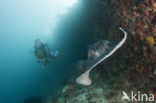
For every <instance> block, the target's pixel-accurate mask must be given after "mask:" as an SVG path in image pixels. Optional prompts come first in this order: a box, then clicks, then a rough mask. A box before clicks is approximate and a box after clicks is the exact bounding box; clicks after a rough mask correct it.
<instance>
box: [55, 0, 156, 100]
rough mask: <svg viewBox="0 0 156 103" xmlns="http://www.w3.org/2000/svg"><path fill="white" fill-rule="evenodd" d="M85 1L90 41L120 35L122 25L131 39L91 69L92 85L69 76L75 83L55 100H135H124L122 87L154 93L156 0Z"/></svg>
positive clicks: (128, 90)
mask: <svg viewBox="0 0 156 103" xmlns="http://www.w3.org/2000/svg"><path fill="white" fill-rule="evenodd" d="M85 2H86V4H88V5H87V6H86V12H89V13H88V14H87V15H88V18H91V20H92V21H93V22H92V24H94V28H93V29H94V32H93V34H92V35H90V38H89V40H90V41H92V42H95V41H99V40H101V38H104V39H110V38H115V39H121V38H122V37H120V35H118V34H119V33H120V32H119V31H118V29H117V27H119V26H121V27H123V28H124V29H125V30H126V31H127V32H128V40H127V42H126V44H125V45H124V46H123V48H121V49H120V50H119V51H117V52H116V53H115V54H114V55H113V56H111V57H110V58H108V60H106V62H105V63H102V64H100V65H99V66H97V67H96V68H97V69H95V70H93V71H92V72H91V75H90V76H91V78H93V82H94V83H93V85H91V86H89V87H83V86H81V85H77V84H76V83H75V82H74V79H71V78H70V79H69V81H70V82H68V83H67V84H66V85H67V87H68V85H72V86H73V87H72V88H71V86H70V88H68V89H66V90H65V92H63V93H62V94H61V95H59V96H58V99H57V100H56V103H133V102H129V101H121V98H122V92H123V91H126V92H127V93H129V92H131V91H134V92H138V91H140V92H141V93H147V94H149V93H155V92H156V84H155V82H156V0H86V1H85ZM89 5H90V6H89ZM91 11H92V12H91ZM108 21H109V22H110V23H108ZM121 54H122V55H121ZM74 73H75V72H74V70H73V74H74ZM95 81H96V82H95ZM65 88H66V86H65ZM136 103H139V102H136Z"/></svg>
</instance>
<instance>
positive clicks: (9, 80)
mask: <svg viewBox="0 0 156 103" xmlns="http://www.w3.org/2000/svg"><path fill="white" fill-rule="evenodd" d="M0 12H1V13H0V48H1V49H0V103H23V100H24V99H25V98H28V97H29V96H42V97H47V96H49V95H54V94H55V93H56V91H57V89H59V87H61V86H62V85H63V84H64V82H65V81H66V79H67V78H68V73H69V72H70V71H69V70H68V69H67V68H68V67H69V64H71V63H72V62H75V61H76V60H77V59H78V58H79V56H78V52H75V51H77V49H76V48H77V47H75V48H73V49H71V47H74V46H73V45H69V46H68V47H67V48H66V47H65V46H66V45H68V43H69V44H71V43H72V42H68V43H66V44H63V43H64V42H65V41H64V40H63V39H62V38H63V37H66V36H65V34H63V31H61V30H62V29H60V28H62V27H63V25H61V26H59V24H58V27H56V28H57V29H56V30H57V31H56V32H54V33H53V34H52V33H51V34H52V35H51V34H50V35H43V33H42V29H43V28H45V27H46V26H47V22H46V21H47V17H48V16H49V15H50V12H51V11H50V9H49V8H48V6H47V5H46V4H45V3H44V0H40V1H38V0H33V1H32V0H22V1H21V0H9V1H7V0H0ZM56 12H57V11H56ZM70 13H73V12H70V10H69V12H68V13H67V14H64V15H62V17H60V18H64V19H65V18H68V16H71V15H72V14H70ZM77 13H79V12H77ZM62 22H65V21H62ZM48 25H49V24H48ZM64 26H66V25H65V24H64ZM59 30H60V31H61V32H60V31H59ZM60 33H61V35H59V34H60ZM56 35H57V36H56ZM61 36H62V37H61ZM68 36H69V35H68ZM36 38H40V39H43V40H45V41H47V43H48V45H49V46H50V48H51V49H52V50H55V49H60V56H58V58H56V59H55V60H52V61H51V63H50V64H49V65H48V66H47V68H46V69H43V68H42V64H39V63H37V61H36V58H35V56H34V55H33V54H30V53H29V52H28V51H29V49H30V48H32V47H33V46H34V40H35V39H36ZM65 40H67V38H66V39H65ZM71 41H73V44H74V40H73V39H72V40H71ZM76 44H77V42H76ZM61 47H62V48H61ZM61 52H62V53H61ZM69 56H70V57H69ZM74 57H76V58H74Z"/></svg>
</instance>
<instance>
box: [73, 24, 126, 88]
mask: <svg viewBox="0 0 156 103" xmlns="http://www.w3.org/2000/svg"><path fill="white" fill-rule="evenodd" d="M119 29H120V30H121V31H122V32H123V33H124V38H123V39H122V40H121V41H120V42H119V43H118V44H117V45H116V46H115V47H113V48H111V44H112V42H111V41H106V40H101V41H99V42H97V43H95V44H93V45H92V46H91V47H90V48H89V50H88V59H87V60H83V61H81V62H79V66H78V67H79V68H85V70H86V71H85V72H84V73H83V74H81V75H80V76H79V77H78V78H77V79H76V82H77V83H79V84H82V85H86V86H88V85H91V83H92V81H91V79H90V78H89V74H90V71H91V70H92V69H93V68H95V67H96V66H97V65H98V64H100V63H101V62H102V61H104V60H105V59H107V58H108V57H110V56H111V55H112V54H113V53H115V51H117V50H118V49H119V48H120V47H121V46H122V45H123V44H124V43H125V41H126V39H127V32H126V31H124V30H123V29H122V28H121V27H119Z"/></svg>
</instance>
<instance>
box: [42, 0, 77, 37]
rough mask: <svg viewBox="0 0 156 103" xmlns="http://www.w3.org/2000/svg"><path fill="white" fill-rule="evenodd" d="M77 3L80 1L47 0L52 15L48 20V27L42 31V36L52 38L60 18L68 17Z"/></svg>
mask: <svg viewBox="0 0 156 103" xmlns="http://www.w3.org/2000/svg"><path fill="white" fill-rule="evenodd" d="M77 2H78V0H57V1H54V0H47V6H48V7H49V8H50V15H49V17H48V19H47V22H46V27H45V28H43V30H42V34H43V35H45V36H47V37H49V36H51V35H52V34H53V31H54V30H55V28H56V26H57V23H58V22H59V16H63V15H66V14H67V13H68V11H69V10H70V9H71V8H72V7H73V6H74V5H75V4H76V3H77Z"/></svg>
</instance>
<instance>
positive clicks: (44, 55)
mask: <svg viewBox="0 0 156 103" xmlns="http://www.w3.org/2000/svg"><path fill="white" fill-rule="evenodd" d="M33 48H34V50H33V53H34V54H35V56H36V59H37V61H38V63H43V68H45V67H46V65H47V64H48V63H50V60H51V58H55V57H57V55H58V53H59V51H58V50H56V51H55V52H51V51H50V49H49V47H48V45H47V43H46V42H44V41H41V40H40V39H36V40H35V46H34V47H33ZM31 51H32V50H31Z"/></svg>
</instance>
